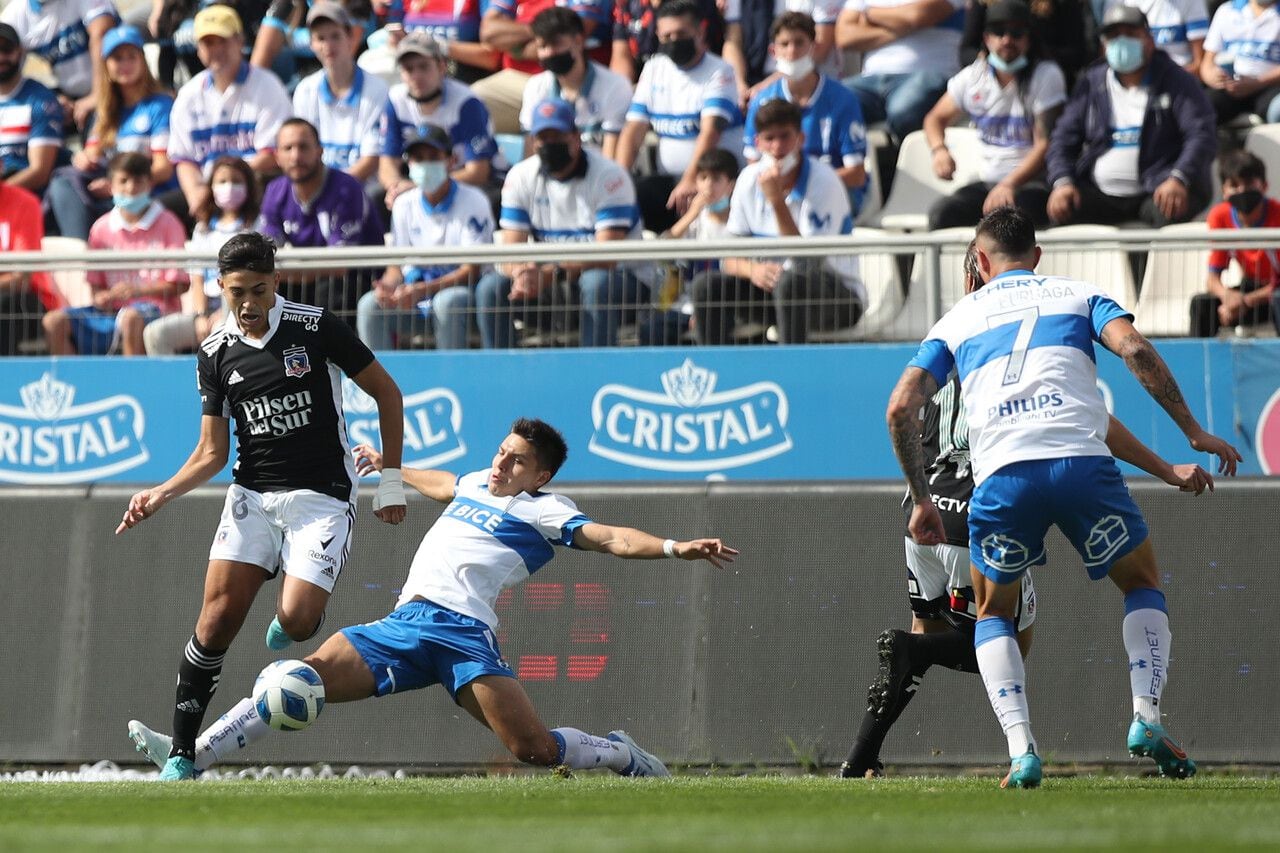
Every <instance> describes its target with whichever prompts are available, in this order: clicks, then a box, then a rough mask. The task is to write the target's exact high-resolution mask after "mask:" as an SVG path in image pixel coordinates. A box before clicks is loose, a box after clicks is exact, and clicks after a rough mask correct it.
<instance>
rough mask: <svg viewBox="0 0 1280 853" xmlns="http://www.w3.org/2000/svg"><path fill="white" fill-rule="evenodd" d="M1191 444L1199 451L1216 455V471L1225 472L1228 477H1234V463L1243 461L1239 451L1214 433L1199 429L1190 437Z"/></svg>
mask: <svg viewBox="0 0 1280 853" xmlns="http://www.w3.org/2000/svg"><path fill="white" fill-rule="evenodd" d="M1190 441H1191V446H1192V447H1193V448H1195V449H1196V450H1198V451H1200V452H1201V453H1212V454H1213V455H1214V456H1216V457H1218V473H1219V474H1225V475H1226V476H1228V477H1234V476H1235V474H1236V463H1238V462H1243V461H1244V457H1243V456H1241V455H1240V451H1239V450H1236V449H1235V448H1234V447H1232V446H1231V445H1230V444H1228V443H1227V442H1225V441H1223V440H1222V439H1220V438H1218V437H1217V436H1216V435H1212V434H1210V433H1207V432H1205V431H1204V430H1201V431H1200V432H1199V433H1197V434H1196V435H1193V436H1191V437H1190Z"/></svg>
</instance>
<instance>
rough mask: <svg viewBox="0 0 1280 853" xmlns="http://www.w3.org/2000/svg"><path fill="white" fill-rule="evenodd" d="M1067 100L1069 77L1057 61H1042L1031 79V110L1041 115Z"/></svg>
mask: <svg viewBox="0 0 1280 853" xmlns="http://www.w3.org/2000/svg"><path fill="white" fill-rule="evenodd" d="M1066 102H1067V78H1066V77H1065V76H1063V74H1062V69H1061V68H1059V67H1058V63H1056V62H1041V63H1040V64H1039V65H1037V66H1036V75H1035V77H1034V78H1033V79H1032V81H1031V111H1032V112H1033V113H1035V114H1036V115H1040V114H1041V113H1044V112H1046V111H1048V110H1051V109H1053V108H1054V107H1060V106H1062V105H1063V104H1065V103H1066Z"/></svg>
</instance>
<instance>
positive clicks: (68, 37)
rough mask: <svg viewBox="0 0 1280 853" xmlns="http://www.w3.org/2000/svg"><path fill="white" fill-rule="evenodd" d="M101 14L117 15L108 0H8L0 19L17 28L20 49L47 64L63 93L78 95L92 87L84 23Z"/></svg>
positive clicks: (86, 29) (86, 92)
mask: <svg viewBox="0 0 1280 853" xmlns="http://www.w3.org/2000/svg"><path fill="white" fill-rule="evenodd" d="M103 15H109V16H111V18H113V19H119V17H120V16H119V15H117V14H116V7H115V5H114V4H112V2H111V0H43V2H42V0H12V2H10V3H9V5H8V6H6V7H5V10H4V12H3V13H2V14H0V21H3V22H4V23H6V24H8V25H10V26H11V27H13V28H14V29H15V30H17V31H18V36H19V38H21V39H22V46H23V47H24V48H26V49H27V50H28V51H29V52H31V53H34V54H36V55H37V56H39V57H40V58H41V59H43V60H44V61H45V62H48V63H49V65H50V66H51V67H52V68H53V76H54V78H55V79H57V81H58V88H59V89H60V90H61V91H62V92H63V93H65V94H67V95H70V96H71V97H73V98H82V97H84V96H85V95H87V94H89V90H90V89H92V88H93V58H92V57H90V56H89V30H88V25H89V23H90V22H92V21H94V20H95V19H97V18H100V17H102V16H103Z"/></svg>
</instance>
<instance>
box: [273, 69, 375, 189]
mask: <svg viewBox="0 0 1280 853" xmlns="http://www.w3.org/2000/svg"><path fill="white" fill-rule="evenodd" d="M389 88H390V87H388V86H387V84H386V83H385V82H383V80H382V78H381V77H378V76H376V75H374V74H366V73H365V72H364V71H363V70H361V69H360V68H359V67H357V68H356V77H355V81H354V82H353V83H352V84H351V91H350V92H348V93H347V94H346V96H345V97H343V98H341V99H339V98H338V97H337V96H336V95H334V93H333V89H332V88H330V87H329V78H327V77H326V76H325V72H324V69H321V70H319V71H317V72H316V73H314V74H311V75H309V76H307V77H303V78H302V79H301V80H300V81H298V86H297V88H296V89H294V90H293V114H294V115H296V116H297V117H298V118H305V119H306V120H307V121H309V122H311V123H312V124H314V125H315V126H316V129H317V130H318V131H320V145H321V147H322V148H324V162H325V165H326V166H332V167H333V168H335V169H344V170H345V169H350V168H351V167H352V166H354V165H355V164H356V161H357V160H359V159H360V158H361V157H377V156H378V155H379V154H381V153H382V138H381V131H380V127H381V121H382V114H383V112H384V111H385V110H386V108H387V103H388V102H387V93H388V91H389Z"/></svg>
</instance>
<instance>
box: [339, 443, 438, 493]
mask: <svg viewBox="0 0 1280 853" xmlns="http://www.w3.org/2000/svg"><path fill="white" fill-rule="evenodd" d="M351 453H352V455H354V456H355V458H356V473H358V474H359V475H360V476H361V477H365V476H368V475H369V474H372V473H373V472H375V471H381V470H382V454H381V453H379V452H378V451H376V450H374V449H373V448H372V447H370V446H369V445H367V444H361V445H358V446H357V447H356V448H355V449H354V450H352V451H351ZM400 473H401V475H402V476H403V477H404V484H405V485H406V486H408V487H410V488H411V489H414V490H416V491H417V492H418V493H419V494H421V495H422V496H423V497H428V498H431V500H433V501H439V502H440V503H442V504H447V503H448V502H449V501H451V500H453V485H454V483H456V482H457V481H458V478H457V477H455V476H454V475H453V474H450V473H449V472H448V471H436V470H430V469H419V468H402V469H401V471H400Z"/></svg>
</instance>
